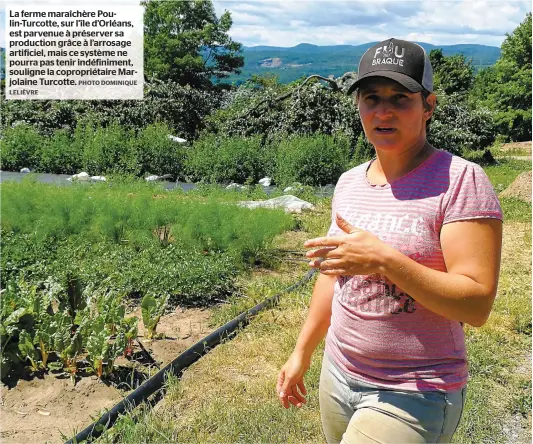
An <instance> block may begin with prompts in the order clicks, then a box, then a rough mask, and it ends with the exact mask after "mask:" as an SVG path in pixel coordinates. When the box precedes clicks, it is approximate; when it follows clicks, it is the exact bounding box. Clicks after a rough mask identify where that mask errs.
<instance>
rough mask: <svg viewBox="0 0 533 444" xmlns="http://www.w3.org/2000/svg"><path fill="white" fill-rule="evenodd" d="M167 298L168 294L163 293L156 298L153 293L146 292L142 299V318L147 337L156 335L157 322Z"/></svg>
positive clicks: (150, 337)
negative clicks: (163, 294)
mask: <svg viewBox="0 0 533 444" xmlns="http://www.w3.org/2000/svg"><path fill="white" fill-rule="evenodd" d="M168 298H169V296H168V295H165V296H160V297H159V298H157V299H156V298H155V297H154V296H153V295H151V294H147V295H146V296H144V298H143V300H142V303H141V309H142V318H143V324H144V328H145V329H146V333H145V334H146V337H147V338H148V339H152V338H153V337H155V335H156V329H157V324H158V323H159V320H160V319H161V316H162V315H163V313H164V312H165V308H166V306H167V302H168Z"/></svg>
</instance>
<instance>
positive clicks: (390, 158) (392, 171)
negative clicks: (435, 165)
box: [368, 140, 436, 184]
mask: <svg viewBox="0 0 533 444" xmlns="http://www.w3.org/2000/svg"><path fill="white" fill-rule="evenodd" d="M435 151H436V148H434V147H433V146H432V145H431V144H429V143H428V142H427V141H426V140H423V141H421V142H420V143H418V144H416V145H413V146H412V147H411V148H409V149H406V150H405V151H403V152H401V153H398V152H394V153H391V152H387V151H380V150H376V161H375V162H372V165H371V166H370V169H369V171H368V176H369V180H370V179H371V178H372V179H373V180H370V181H371V182H372V183H375V181H376V180H377V181H378V184H382V183H391V182H394V181H395V180H397V179H399V178H401V177H403V176H405V175H406V174H408V173H409V172H410V171H412V170H414V169H415V168H416V167H418V166H419V165H420V164H422V163H423V162H424V161H425V160H426V159H427V158H429V157H430V156H431V154H433V153H434V152H435Z"/></svg>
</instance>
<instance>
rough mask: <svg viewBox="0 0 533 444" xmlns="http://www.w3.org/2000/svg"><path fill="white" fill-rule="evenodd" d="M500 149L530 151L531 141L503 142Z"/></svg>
mask: <svg viewBox="0 0 533 444" xmlns="http://www.w3.org/2000/svg"><path fill="white" fill-rule="evenodd" d="M501 150H502V151H513V150H521V151H527V152H529V153H531V142H511V143H504V144H503V145H502V147H501Z"/></svg>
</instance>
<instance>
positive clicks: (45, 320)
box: [33, 314, 57, 369]
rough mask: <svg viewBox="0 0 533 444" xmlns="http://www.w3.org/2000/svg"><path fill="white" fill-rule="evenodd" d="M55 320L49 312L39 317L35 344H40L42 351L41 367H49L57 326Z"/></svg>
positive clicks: (34, 339)
mask: <svg viewBox="0 0 533 444" xmlns="http://www.w3.org/2000/svg"><path fill="white" fill-rule="evenodd" d="M53 320H54V318H53V317H52V316H50V315H49V314H45V315H43V316H42V317H41V318H40V319H39V323H38V326H37V329H36V331H35V337H34V338H33V342H34V344H36V345H37V346H39V350H40V352H41V367H42V368H43V369H46V368H47V363H48V357H49V355H50V352H51V351H52V350H53V346H54V339H53V337H54V333H55V332H56V329H57V327H56V324H55V323H54V322H53Z"/></svg>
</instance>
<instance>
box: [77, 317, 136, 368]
mask: <svg viewBox="0 0 533 444" xmlns="http://www.w3.org/2000/svg"><path fill="white" fill-rule="evenodd" d="M87 331H88V332H89V333H88V337H87V351H88V353H89V357H88V359H89V362H90V363H91V366H92V367H93V369H94V371H95V372H96V374H97V375H98V377H99V378H102V377H106V376H109V374H110V373H111V372H112V371H113V364H114V361H115V359H116V358H117V357H119V356H120V355H121V354H123V353H124V350H125V348H126V345H127V339H126V334H125V331H124V330H122V329H121V330H120V331H118V333H117V334H116V337H115V339H114V340H113V341H112V340H111V337H112V334H111V331H110V330H109V329H108V328H107V327H106V324H105V320H104V319H103V318H100V317H99V318H96V319H94V320H93V321H92V322H90V323H89V327H88V329H87Z"/></svg>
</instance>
